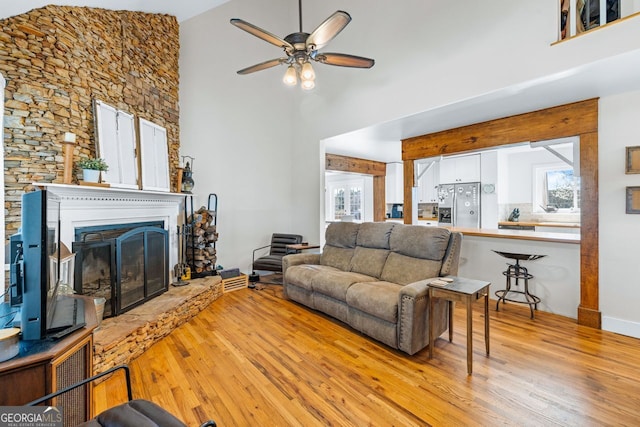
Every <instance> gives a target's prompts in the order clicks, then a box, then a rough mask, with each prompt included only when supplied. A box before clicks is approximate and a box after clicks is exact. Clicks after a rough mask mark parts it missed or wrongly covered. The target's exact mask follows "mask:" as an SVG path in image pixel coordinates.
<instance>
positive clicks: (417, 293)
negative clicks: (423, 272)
mask: <svg viewBox="0 0 640 427" xmlns="http://www.w3.org/2000/svg"><path fill="white" fill-rule="evenodd" d="M435 279H436V278H435V277H432V278H430V279H424V280H419V281H417V282H413V283H409V284H408V285H406V286H403V287H402V289H400V298H402V297H403V296H408V297H411V298H424V297H426V296H427V294H428V293H429V286H428V283H429V282H431V281H432V280H435Z"/></svg>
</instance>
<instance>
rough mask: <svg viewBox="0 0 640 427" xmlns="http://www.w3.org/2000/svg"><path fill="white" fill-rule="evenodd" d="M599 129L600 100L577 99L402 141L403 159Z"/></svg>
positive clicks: (552, 137)
mask: <svg viewBox="0 0 640 427" xmlns="http://www.w3.org/2000/svg"><path fill="white" fill-rule="evenodd" d="M597 131H598V100H597V99H589V100H587V101H581V102H575V103H573V104H566V105H561V106H559V107H553V108H547V109H546V110H539V111H534V112H531V113H525V114H519V115H516V116H511V117H506V118H502V119H497V120H491V121H488V122H483V123H477V124H473V125H469V126H463V127H460V128H456V129H450V130H445V131H442V132H436V133H430V134H428V135H421V136H416V137H414V138H409V139H405V140H403V141H402V160H417V159H424V158H425V157H432V156H439V155H441V154H452V153H463V152H468V151H477V150H482V149H485V148H493V147H498V146H500V145H506V144H513V143H516V142H525V141H541V140H546V139H555V138H564V137H568V136H575V135H581V134H585V133H591V132H597Z"/></svg>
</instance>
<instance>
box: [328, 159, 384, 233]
mask: <svg viewBox="0 0 640 427" xmlns="http://www.w3.org/2000/svg"><path fill="white" fill-rule="evenodd" d="M325 170H328V171H339V172H351V173H361V174H364V175H373V220H374V221H384V220H385V217H386V211H387V209H386V206H385V199H386V186H385V181H386V180H385V178H386V176H387V164H386V163H384V162H377V161H375V160H367V159H359V158H357V157H348V156H339V155H337V154H328V153H327V154H325Z"/></svg>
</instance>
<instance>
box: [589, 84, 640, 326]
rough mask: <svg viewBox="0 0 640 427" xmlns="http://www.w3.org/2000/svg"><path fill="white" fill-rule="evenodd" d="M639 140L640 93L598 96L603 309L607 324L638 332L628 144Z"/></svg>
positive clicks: (638, 249) (638, 279)
mask: <svg viewBox="0 0 640 427" xmlns="http://www.w3.org/2000/svg"><path fill="white" fill-rule="evenodd" d="M638 145H640V92H631V93H626V94H622V95H617V96H612V97H608V98H604V99H601V100H600V103H599V123H598V146H599V150H598V156H599V159H600V162H599V165H598V167H599V174H598V180H599V198H600V199H599V205H600V206H599V210H600V221H599V227H600V254H599V255H600V277H599V281H600V309H601V311H602V327H603V329H606V330H610V331H614V332H619V333H622V334H626V335H631V336H635V337H640V310H639V309H638V302H639V301H640V262H638V260H639V259H640V215H634V214H626V213H625V188H626V187H627V186H640V175H625V160H624V159H625V147H626V146H638Z"/></svg>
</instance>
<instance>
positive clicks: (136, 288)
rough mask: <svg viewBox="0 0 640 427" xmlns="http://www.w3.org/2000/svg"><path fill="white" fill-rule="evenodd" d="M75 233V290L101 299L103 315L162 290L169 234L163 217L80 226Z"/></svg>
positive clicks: (166, 279) (166, 273) (166, 276)
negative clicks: (104, 224)
mask: <svg viewBox="0 0 640 427" xmlns="http://www.w3.org/2000/svg"><path fill="white" fill-rule="evenodd" d="M75 235H76V241H75V242H74V243H73V252H75V253H76V268H75V279H74V287H75V290H76V292H78V293H80V294H83V295H87V296H90V297H93V298H100V297H102V298H105V300H106V303H105V307H104V317H112V316H117V315H119V314H122V313H124V312H126V311H127V310H130V309H132V308H134V307H136V306H138V305H140V304H142V303H144V302H145V301H148V300H150V299H152V298H154V297H156V296H158V295H160V294H162V293H163V292H165V291H166V290H167V289H168V283H169V268H168V263H169V238H168V232H167V230H165V229H164V223H163V222H161V221H160V222H144V223H133V224H119V225H107V226H92V227H80V228H77V229H76V230H75Z"/></svg>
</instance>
